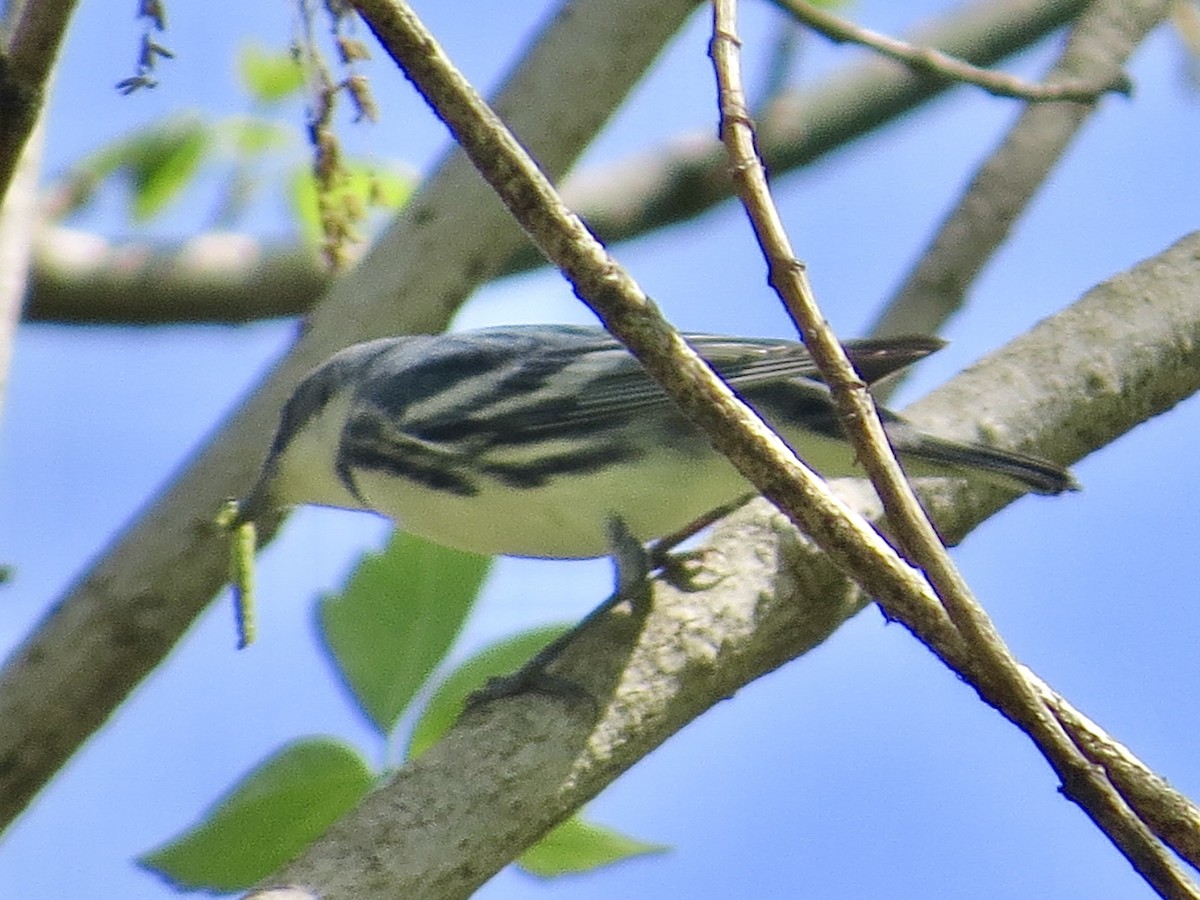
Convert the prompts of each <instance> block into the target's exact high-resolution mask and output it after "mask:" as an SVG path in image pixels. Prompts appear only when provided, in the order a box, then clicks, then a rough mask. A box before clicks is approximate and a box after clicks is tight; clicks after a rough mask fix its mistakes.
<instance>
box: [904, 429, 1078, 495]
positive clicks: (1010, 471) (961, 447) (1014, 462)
mask: <svg viewBox="0 0 1200 900" xmlns="http://www.w3.org/2000/svg"><path fill="white" fill-rule="evenodd" d="M905 456H906V458H909V459H920V460H925V461H928V462H930V463H933V464H934V465H935V466H938V467H949V468H953V469H961V470H964V471H965V472H967V473H968V474H969V473H970V472H971V471H975V472H979V473H980V474H981V475H990V476H994V477H993V478H992V480H994V481H1000V482H1002V483H1004V484H1007V485H1008V486H1009V487H1013V486H1019V487H1021V488H1023V489H1024V490H1027V491H1032V492H1033V493H1035V494H1061V493H1063V492H1064V491H1077V490H1079V483H1078V482H1076V481H1075V477H1074V476H1073V475H1072V474H1071V473H1070V472H1069V471H1068V470H1067V469H1065V468H1063V467H1062V466H1060V465H1058V464H1057V463H1052V462H1049V461H1047V460H1044V459H1039V458H1037V457H1036V456H1029V455H1027V454H1025V453H1017V452H1016V451H1013V450H999V449H997V448H995V447H987V446H984V445H983V444H962V443H959V442H957V441H950V440H946V439H944V438H931V437H929V436H924V439H923V440H922V441H921V443H920V446H919V447H910V448H907V452H906V454H905Z"/></svg>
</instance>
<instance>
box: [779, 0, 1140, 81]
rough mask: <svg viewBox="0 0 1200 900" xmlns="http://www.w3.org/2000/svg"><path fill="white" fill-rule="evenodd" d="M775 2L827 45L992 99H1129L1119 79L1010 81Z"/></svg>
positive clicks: (793, 0) (810, 9)
mask: <svg viewBox="0 0 1200 900" xmlns="http://www.w3.org/2000/svg"><path fill="white" fill-rule="evenodd" d="M775 2H776V3H777V4H778V5H780V6H782V7H783V8H785V9H786V10H787V11H788V12H790V13H791V14H792V15H793V16H795V17H796V18H797V19H798V20H799V21H801V22H803V23H804V24H805V25H807V26H808V27H809V28H812V29H813V30H814V31H817V32H819V33H820V34H823V35H825V37H827V38H829V39H830V40H831V41H835V42H837V43H852V44H858V45H859V46H862V47H866V48H867V49H869V50H874V51H875V52H876V53H878V54H880V55H881V56H886V57H887V58H888V59H894V60H896V61H897V62H901V63H904V64H905V65H906V66H911V67H912V68H914V69H916V70H918V71H920V72H928V73H929V74H930V75H935V76H937V77H939V78H944V79H946V80H947V81H954V82H959V83H961V84H973V85H975V86H976V87H979V88H982V89H983V90H985V91H987V92H988V93H989V94H993V95H995V96H997V97H1013V98H1015V99H1018V100H1029V101H1031V102H1035V103H1046V102H1049V101H1059V100H1075V101H1077V102H1079V103H1092V102H1094V101H1095V100H1097V99H1099V97H1100V95H1101V94H1105V93H1109V92H1110V91H1115V92H1117V93H1122V94H1128V93H1129V91H1130V88H1131V86H1130V83H1129V79H1128V78H1127V77H1126V76H1125V75H1124V73H1119V74H1118V75H1117V76H1116V77H1114V78H1111V79H1107V80H1102V81H1099V80H1098V81H1089V80H1086V79H1083V78H1075V79H1073V80H1070V81H1043V82H1032V81H1026V80H1025V79H1023V78H1018V77H1016V76H1015V75H1009V74H1008V73H1007V72H997V71H995V70H994V69H985V68H983V67H981V66H973V65H971V64H970V63H968V62H966V61H964V60H961V59H958V58H957V57H955V56H952V55H950V54H949V53H943V52H942V51H941V50H937V49H935V48H933V47H918V46H916V45H915V44H910V43H908V42H907V41H901V40H897V39H896V38H893V37H889V36H888V35H886V34H880V33H879V32H877V31H871V30H870V29H869V28H863V27H862V26H861V25H857V24H855V23H854V22H851V21H850V20H849V19H843V18H842V17H841V16H836V15H834V14H833V13H831V12H829V11H828V10H824V9H821V8H820V7H819V6H816V5H814V4H812V3H806V2H804V0H775Z"/></svg>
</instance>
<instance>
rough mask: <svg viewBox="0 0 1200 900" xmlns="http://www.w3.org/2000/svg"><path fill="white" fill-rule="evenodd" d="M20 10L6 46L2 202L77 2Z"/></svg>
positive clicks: (0, 99) (0, 124)
mask: <svg viewBox="0 0 1200 900" xmlns="http://www.w3.org/2000/svg"><path fill="white" fill-rule="evenodd" d="M14 9H15V10H16V14H15V18H14V20H13V21H12V23H11V24H10V30H9V31H8V33H7V34H4V35H3V38H4V42H3V46H2V47H0V198H2V197H3V196H4V195H5V194H6V193H7V192H8V187H9V182H10V180H11V179H12V177H13V173H14V172H15V171H16V167H17V164H18V161H19V160H20V158H21V151H22V150H23V148H24V147H25V143H26V141H28V139H29V136H30V135H31V134H32V133H33V129H34V127H35V126H36V124H37V121H38V116H39V114H40V113H41V110H42V104H43V103H44V102H45V92H46V83H47V81H48V80H49V78H50V72H51V70H52V69H53V67H54V61H55V59H56V58H57V56H58V47H59V44H61V43H62V39H63V35H64V34H65V33H66V30H67V22H68V21H69V20H70V18H71V13H72V12H73V11H74V9H75V0H25V2H23V3H17V4H15V5H14Z"/></svg>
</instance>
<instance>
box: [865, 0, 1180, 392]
mask: <svg viewBox="0 0 1200 900" xmlns="http://www.w3.org/2000/svg"><path fill="white" fill-rule="evenodd" d="M1168 5H1169V4H1168V3H1167V2H1166V0H1149V2H1146V0H1137V2H1122V0H1116V2H1112V3H1101V4H1092V5H1091V6H1090V7H1089V8H1088V10H1087V11H1086V12H1085V13H1084V14H1083V15H1082V16H1081V17H1080V19H1079V21H1078V23H1077V24H1076V27H1075V28H1074V29H1073V30H1072V32H1071V35H1070V38H1069V39H1068V41H1067V43H1066V46H1065V47H1064V48H1063V51H1062V54H1061V55H1060V57H1059V58H1058V60H1056V62H1055V64H1054V66H1053V68H1052V69H1051V70H1050V72H1049V74H1048V75H1047V76H1046V78H1047V80H1048V81H1060V80H1063V79H1069V78H1073V77H1075V78H1084V79H1092V80H1096V81H1103V80H1106V79H1111V78H1114V77H1116V76H1117V75H1118V74H1119V73H1120V72H1121V70H1122V67H1123V66H1124V65H1125V62H1126V60H1127V59H1128V58H1129V56H1130V54H1131V53H1132V52H1133V51H1134V49H1136V48H1137V47H1138V45H1139V44H1140V43H1141V42H1142V39H1143V38H1144V37H1145V36H1146V34H1147V32H1148V31H1149V30H1150V29H1151V28H1153V27H1154V25H1155V24H1156V23H1157V22H1159V21H1161V20H1162V18H1163V16H1164V15H1166V12H1167V7H1168ZM1095 109H1096V106H1095V105H1089V104H1079V103H1069V104H1055V105H1049V106H1047V105H1044V104H1043V105H1034V106H1030V107H1029V108H1028V109H1026V110H1025V111H1024V112H1022V114H1021V116H1020V118H1019V119H1018V120H1017V122H1016V123H1015V124H1014V125H1013V127H1012V128H1011V129H1010V130H1009V132H1008V133H1007V134H1006V135H1005V136H1004V140H1003V141H1002V143H1001V144H1000V146H999V147H997V148H996V150H995V151H994V152H993V153H991V154H989V156H988V158H987V160H986V161H985V162H984V163H983V164H982V165H981V166H980V167H979V169H978V170H977V171H976V173H975V175H974V177H973V178H972V179H971V182H970V184H969V186H968V187H967V189H966V190H965V191H963V194H962V197H961V198H960V199H959V201H958V202H957V204H955V207H954V209H953V210H952V211H951V212H950V213H949V214H948V215H947V216H946V218H945V219H944V220H943V221H942V223H941V224H940V225H939V227H938V230H937V233H936V234H935V235H934V237H933V238H932V240H931V241H930V242H929V244H928V245H927V246H926V247H925V249H924V250H923V251H922V252H921V253H920V254H919V256H918V257H917V263H916V264H915V265H914V267H913V269H912V271H911V272H910V273H909V274H908V275H907V276H906V277H905V278H904V281H903V282H902V284H901V285H900V286H899V287H898V288H897V289H896V291H895V293H894V294H893V296H892V299H891V300H890V301H889V302H888V303H887V305H886V307H885V309H884V311H883V313H882V314H881V316H880V317H879V319H878V320H877V321H876V323H875V325H874V326H873V328H872V329H871V333H872V334H874V335H878V336H888V335H896V334H910V333H913V332H915V333H918V334H936V333H937V332H938V330H939V329H940V328H941V326H942V324H943V323H944V322H945V321H946V320H947V319H948V318H949V317H950V316H951V315H953V314H954V313H955V312H956V311H957V310H958V309H959V308H961V306H962V305H963V301H964V298H965V296H966V292H967V291H968V290H969V288H970V286H971V285H972V284H973V283H974V280H975V278H976V276H977V275H978V274H979V272H980V271H981V270H982V269H983V267H984V266H985V265H986V264H987V262H988V260H990V259H991V258H992V256H993V255H994V254H995V252H996V250H997V248H998V247H1000V246H1001V245H1002V244H1003V243H1004V241H1005V240H1006V239H1007V237H1008V234H1009V232H1010V230H1011V229H1012V228H1013V226H1014V225H1015V224H1016V221H1017V219H1018V217H1019V216H1020V215H1021V214H1022V213H1023V212H1024V211H1025V209H1026V208H1027V207H1028V205H1029V203H1030V201H1031V200H1032V199H1033V197H1034V195H1035V194H1036V192H1037V191H1038V190H1039V189H1040V188H1041V186H1042V185H1043V184H1044V183H1045V181H1046V178H1047V177H1048V176H1049V174H1050V172H1051V171H1052V170H1053V168H1054V166H1055V165H1057V163H1058V161H1059V159H1061V158H1062V155H1063V153H1065V152H1066V150H1067V148H1068V147H1069V146H1070V144H1071V141H1072V140H1073V139H1074V137H1075V135H1076V134H1078V133H1079V130H1080V128H1082V126H1083V124H1084V123H1085V122H1087V121H1089V120H1090V119H1091V117H1092V113H1093V112H1094V111H1095ZM896 385H897V382H893V383H892V384H889V385H888V386H887V389H886V390H894V389H895V387H896ZM885 395H886V391H885Z"/></svg>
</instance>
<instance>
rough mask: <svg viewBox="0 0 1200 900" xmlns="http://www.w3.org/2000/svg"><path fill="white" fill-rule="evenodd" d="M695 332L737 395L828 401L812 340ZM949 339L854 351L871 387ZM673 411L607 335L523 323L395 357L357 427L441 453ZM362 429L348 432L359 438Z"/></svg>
mask: <svg viewBox="0 0 1200 900" xmlns="http://www.w3.org/2000/svg"><path fill="white" fill-rule="evenodd" d="M685 337H686V338H687V340H688V342H689V343H690V344H691V345H692V347H694V348H695V350H696V351H697V352H698V353H699V354H700V355H701V356H703V357H704V358H705V359H707V360H708V361H709V362H710V363H711V364H712V365H713V367H714V368H715V369H716V370H717V372H718V373H719V374H720V375H721V377H722V378H724V379H725V381H726V382H727V383H728V384H729V385H730V386H731V387H733V388H734V389H735V390H738V391H749V392H753V391H754V389H755V388H762V387H764V386H770V385H773V384H792V385H795V386H799V385H801V384H803V383H804V382H809V383H810V386H811V387H812V388H813V391H812V393H813V397H812V398H810V402H812V401H814V400H818V399H820V397H823V396H824V393H825V390H826V389H825V387H824V385H823V384H821V382H820V380H819V373H818V372H817V369H816V366H815V364H814V363H813V361H812V357H811V356H810V355H809V353H808V350H807V349H805V347H804V346H803V345H802V344H798V343H796V342H794V341H783V340H773V339H767V338H732V337H723V336H717V335H707V334H689V335H685ZM940 346H942V342H941V341H939V340H937V339H936V338H889V339H879V340H866V341H850V342H847V344H846V349H847V351H848V353H849V355H850V358H851V361H852V362H853V363H854V364H855V366H856V368H857V369H858V371H859V373H860V375H862V377H863V378H864V380H866V381H867V382H868V383H870V382H873V381H876V380H878V379H879V378H882V377H884V376H885V375H887V374H890V373H892V372H895V371H898V370H899V369H902V368H904V367H905V366H907V365H909V364H911V363H912V362H914V361H916V360H918V359H920V358H922V357H924V356H927V355H928V354H930V353H932V352H933V351H934V350H936V349H938V348H939V347H940ZM805 393H806V394H808V393H809V392H808V391H806V392H805ZM669 406H670V400H669V399H668V398H667V396H666V394H664V393H663V391H662V389H661V388H660V387H659V386H658V384H657V382H655V381H654V380H653V379H652V378H651V377H650V376H649V375H648V374H647V373H646V371H645V370H644V369H643V368H642V366H641V364H640V363H639V362H638V361H637V360H636V359H635V358H634V357H633V356H632V355H631V354H630V353H629V352H628V351H627V350H626V349H625V348H624V347H623V346H622V345H621V344H620V343H619V342H617V341H616V340H615V339H613V338H612V337H611V336H610V335H609V334H608V333H607V332H605V331H603V330H601V329H598V328H579V327H567V326H562V327H555V328H547V327H544V326H543V327H536V326H535V327H512V328H497V329H485V330H483V331H478V332H473V333H469V334H460V335H444V336H439V337H438V338H435V339H433V340H432V341H431V342H430V343H428V344H426V345H424V346H422V347H421V349H420V353H414V354H412V355H410V356H406V357H397V358H395V359H390V358H384V359H383V360H382V361H381V363H379V364H377V366H376V372H375V374H373V376H372V377H371V379H370V384H369V385H368V387H367V389H365V390H363V391H360V394H359V396H358V397H357V398H356V400H355V405H354V408H353V409H352V410H351V414H350V419H349V422H348V425H353V424H354V423H355V422H356V421H359V422H360V423H361V426H360V427H361V430H362V431H363V434H364V435H367V436H369V437H370V440H371V441H372V442H379V441H381V440H387V439H388V438H387V437H386V433H387V432H393V433H394V434H393V439H394V440H395V441H400V442H403V443H405V444H406V445H408V444H411V443H412V442H413V441H414V440H416V441H419V442H421V444H422V445H423V446H425V447H426V448H428V449H430V450H432V448H433V447H439V448H441V449H442V451H443V452H450V453H453V452H461V453H470V452H475V451H477V450H478V448H479V447H480V446H489V445H494V444H495V443H497V442H499V443H506V444H511V443H514V442H516V441H519V440H522V439H527V440H535V439H536V440H546V439H554V438H556V437H559V436H566V435H568V434H574V435H576V436H578V435H579V434H580V433H581V432H595V433H597V434H598V433H600V432H601V431H602V430H603V429H605V428H607V427H612V426H615V425H617V424H620V423H622V422H626V421H629V420H631V419H632V418H634V417H636V416H640V415H647V414H651V413H653V412H655V411H656V410H660V409H663V408H667V407H669ZM353 430H354V429H353V428H350V427H348V428H347V438H348V439H352V437H353V436H352V435H351V432H352V431H353ZM364 440H365V438H364ZM454 448H457V449H454ZM396 449H398V450H399V449H403V448H400V447H397V448H396Z"/></svg>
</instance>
